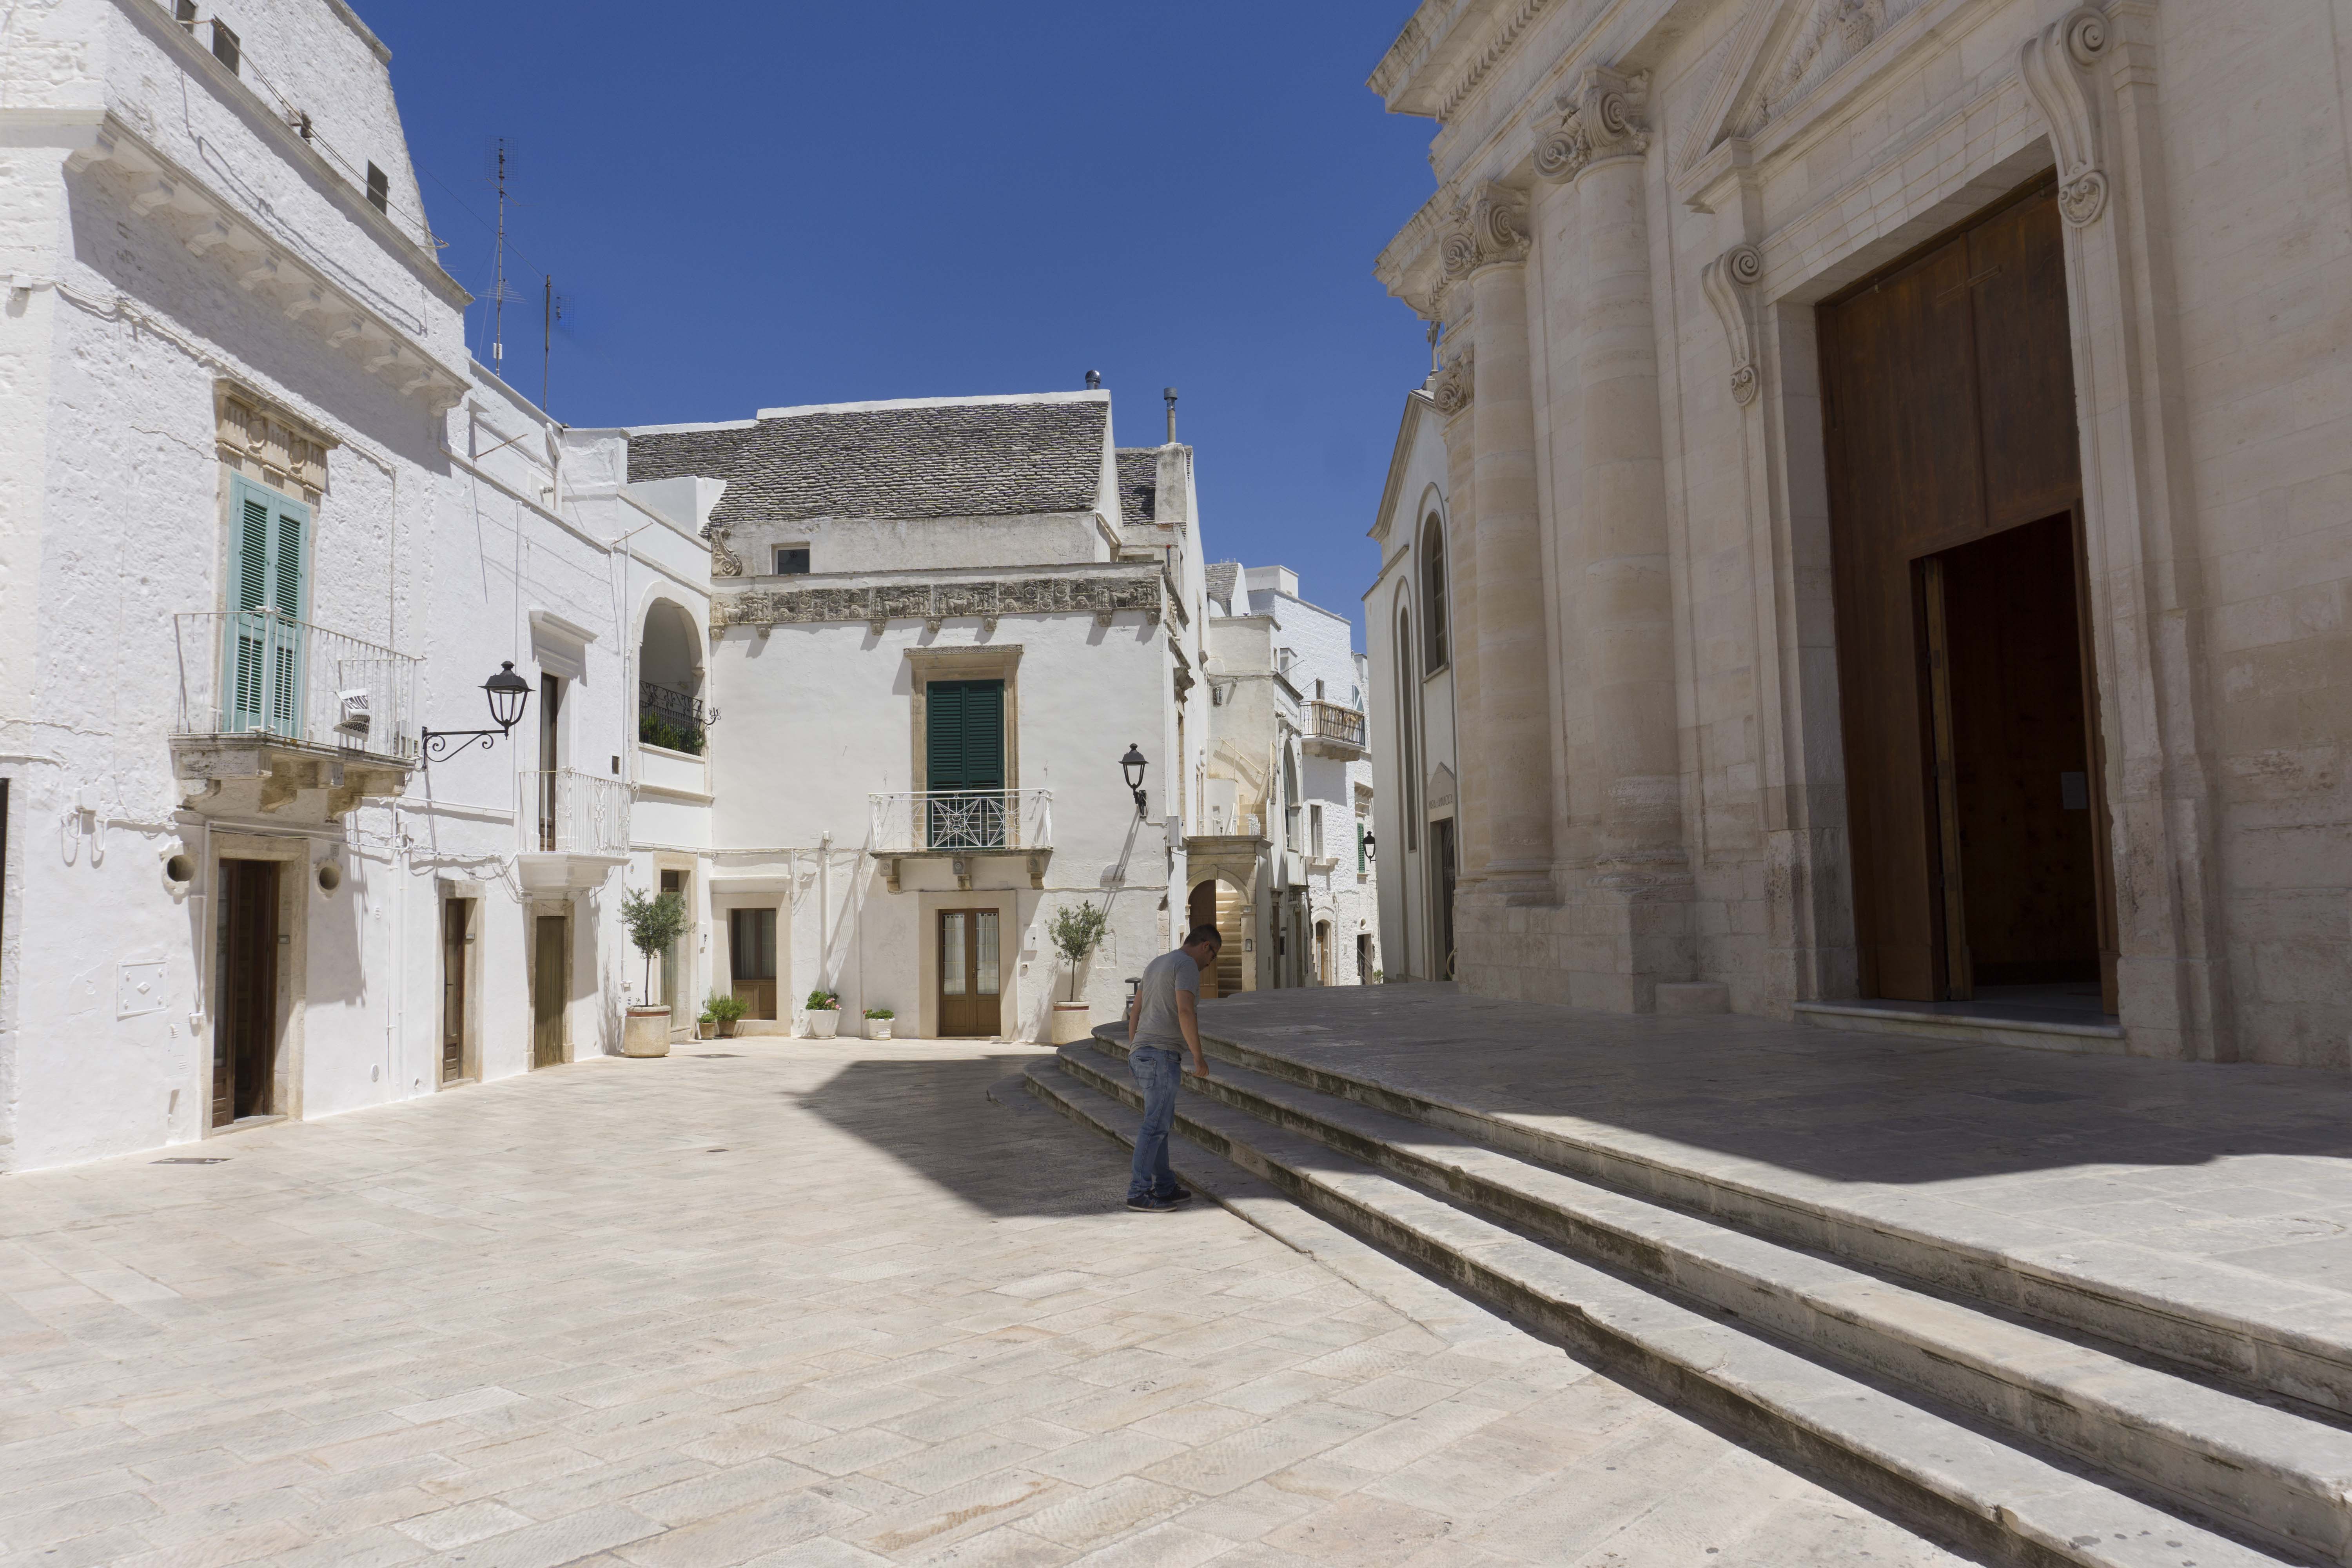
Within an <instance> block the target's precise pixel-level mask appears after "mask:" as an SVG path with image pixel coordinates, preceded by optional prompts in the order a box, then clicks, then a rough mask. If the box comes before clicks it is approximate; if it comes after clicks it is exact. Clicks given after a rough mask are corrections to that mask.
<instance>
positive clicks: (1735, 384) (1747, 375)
mask: <svg viewBox="0 0 2352 1568" xmlns="http://www.w3.org/2000/svg"><path fill="white" fill-rule="evenodd" d="M1698 276H1699V286H1700V287H1701V288H1702V289H1705V290H1706V302H1707V303H1708V304H1710V305H1712V306H1714V307H1715V313H1716V316H1717V320H1719V321H1722V322H1723V335H1724V338H1725V340H1726V341H1727V342H1728V343H1729V344H1730V347H1731V398H1732V401H1733V402H1735V403H1737V404H1738V405H1740V406H1741V407H1742V408H1745V407H1747V406H1748V404H1750V403H1752V402H1754V401H1755V399H1756V329H1755V323H1754V321H1753V320H1752V318H1751V315H1750V292H1749V291H1750V290H1751V289H1754V288H1755V287H1756V280H1757V279H1759V278H1761V277H1763V276H1764V255H1763V253H1762V252H1761V251H1759V250H1758V249H1757V248H1756V247H1754V246H1752V245H1735V246H1733V247H1731V248H1730V249H1729V250H1727V251H1725V252H1724V253H1723V254H1722V255H1721V256H1718V257H1717V258H1715V259H1714V260H1713V261H1710V262H1708V263H1707V264H1706V266H1705V267H1704V268H1700V269H1699V275H1698Z"/></svg>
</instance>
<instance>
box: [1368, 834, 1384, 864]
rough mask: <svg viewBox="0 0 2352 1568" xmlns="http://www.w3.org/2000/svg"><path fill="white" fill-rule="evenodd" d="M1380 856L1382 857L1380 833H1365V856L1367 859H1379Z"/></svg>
mask: <svg viewBox="0 0 2352 1568" xmlns="http://www.w3.org/2000/svg"><path fill="white" fill-rule="evenodd" d="M1364 858H1365V859H1367V860H1377V859H1379V858H1381V837H1380V835H1379V834H1377V833H1367V834H1365V835H1364Z"/></svg>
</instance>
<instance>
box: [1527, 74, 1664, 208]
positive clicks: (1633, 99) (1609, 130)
mask: <svg viewBox="0 0 2352 1568" xmlns="http://www.w3.org/2000/svg"><path fill="white" fill-rule="evenodd" d="M1649 95H1650V77H1649V73H1648V72H1646V71H1644V72H1643V73H1642V74H1641V75H1639V76H1633V77H1624V76H1620V75H1618V74H1617V73H1616V72H1615V71H1612V70H1604V69H1601V68H1599V67H1595V68H1592V69H1590V70H1588V71H1586V72H1585V73H1584V75H1583V76H1582V78H1580V79H1579V80H1578V82H1577V84H1576V86H1575V87H1574V88H1572V89H1570V90H1568V91H1566V92H1563V93H1561V94H1560V95H1559V98H1558V99H1556V100H1553V105H1552V107H1553V108H1555V109H1557V110H1559V111H1560V116H1561V117H1560V121H1559V123H1558V124H1557V125H1554V126H1553V127H1552V128H1551V129H1549V131H1546V132H1542V133H1541V134H1540V135H1538V137H1537V138H1536V151H1535V165H1536V173H1537V174H1540V175H1542V176H1543V177H1544V178H1545V179H1547V180H1553V181H1562V182H1565V181H1569V180H1573V179H1575V178H1576V176H1577V175H1579V174H1582V173H1584V171H1585V170H1587V169H1589V168H1591V166H1592V165H1593V164H1595V163H1605V162H1607V161H1608V160H1610V159H1612V158H1638V157H1640V156H1641V155H1642V154H1643V153H1646V152H1648V151H1649V150H1650V131H1649V127H1648V126H1646V125H1644V124H1643V123H1642V110H1643V106H1644V105H1645V104H1646V103H1647V102H1648V101H1649Z"/></svg>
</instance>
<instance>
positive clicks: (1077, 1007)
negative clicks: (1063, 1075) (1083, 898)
mask: <svg viewBox="0 0 2352 1568" xmlns="http://www.w3.org/2000/svg"><path fill="white" fill-rule="evenodd" d="M1109 929H1110V917H1109V916H1108V915H1107V914H1105V913H1104V912H1103V911H1102V910H1100V909H1099V908H1097V906H1095V905H1093V904H1085V903H1081V904H1069V905H1066V906H1065V907H1064V908H1063V910H1061V912H1060V913H1058V914H1056V915H1055V917H1054V923H1053V924H1052V925H1050V926H1048V927H1046V928H1045V931H1046V934H1047V935H1048V936H1049V937H1050V938H1052V940H1053V943H1054V951H1055V952H1058V953H1060V954H1061V955H1062V956H1063V958H1065V959H1066V960H1067V961H1068V963H1069V966H1070V999H1069V1000H1068V1001H1066V1002H1056V1003H1055V1004H1054V1043H1055V1045H1057V1046H1066V1045H1069V1044H1070V1043H1072V1042H1073V1041H1076V1040H1083V1039H1085V1038H1086V1037H1087V1035H1088V1034H1090V1033H1092V1032H1093V1026H1094V1020H1093V1015H1092V1014H1091V1013H1090V1012H1089V1011H1088V1010H1087V1005H1086V1004H1085V1003H1084V1002H1081V1001H1079V1000H1078V965H1080V964H1082V963H1085V962H1086V961H1087V955H1088V954H1090V953H1092V952H1094V950H1095V949H1096V948H1097V947H1100V946H1101V945H1102V939H1103V934H1104V933H1105V932H1106V931H1108V930H1109Z"/></svg>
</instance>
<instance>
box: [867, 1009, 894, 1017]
mask: <svg viewBox="0 0 2352 1568" xmlns="http://www.w3.org/2000/svg"><path fill="white" fill-rule="evenodd" d="M866 1016H867V1017H869V1018H873V1019H877V1020H879V1019H883V1018H895V1017H897V1016H898V1014H896V1013H893V1012H892V1011H890V1009H889V1008H887V1007H868V1008H867V1009H866Z"/></svg>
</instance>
